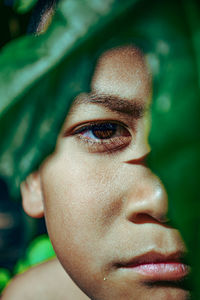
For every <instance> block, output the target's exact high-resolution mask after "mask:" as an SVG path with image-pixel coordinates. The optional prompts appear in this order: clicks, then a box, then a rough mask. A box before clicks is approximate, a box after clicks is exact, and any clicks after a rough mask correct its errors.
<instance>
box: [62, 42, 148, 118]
mask: <svg viewBox="0 0 200 300" xmlns="http://www.w3.org/2000/svg"><path fill="white" fill-rule="evenodd" d="M150 96H151V76H150V73H149V69H148V67H147V64H146V61H145V57H144V55H143V54H142V53H141V51H140V50H139V49H138V48H136V47H133V46H124V47H118V48H113V49H110V50H108V51H105V52H104V53H103V54H102V55H100V56H99V58H98V60H97V63H96V66H95V69H94V73H93V75H92V79H91V93H90V94H80V95H79V96H78V97H77V98H76V99H75V101H74V102H73V105H72V107H71V109H70V112H69V114H68V118H67V119H69V118H70V116H71V115H72V114H74V113H75V112H76V111H78V112H80V110H81V111H83V110H84V109H85V105H90V104H93V105H94V104H97V105H101V106H103V108H104V109H105V108H106V109H110V110H112V111H116V112H118V113H120V112H121V113H125V114H126V115H129V116H134V117H136V118H137V117H139V116H141V115H142V114H143V111H145V110H146V109H148V107H149V105H150V100H151V98H150Z"/></svg>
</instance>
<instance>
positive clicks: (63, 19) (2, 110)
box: [0, 0, 200, 299]
mask: <svg viewBox="0 0 200 300" xmlns="http://www.w3.org/2000/svg"><path fill="white" fill-rule="evenodd" d="M199 8H200V7H199V4H198V2H197V1H195V0H192V1H190V2H189V1H174V2H172V1H167V0H164V1H155V0H150V1H147V0H140V1H134V0H132V1H131V0H129V1H128V0H126V1H114V0H113V1H111V0H110V1H108V0H107V1H106V0H104V1H98V0H96V1H87V0H76V1H74V0H66V1H63V2H61V5H60V8H59V10H58V12H57V14H56V15H55V18H54V21H53V23H52V25H51V26H50V28H49V29H48V31H47V32H46V33H45V34H43V35H41V36H39V37H32V36H27V37H25V38H23V39H20V40H17V41H15V42H12V43H11V44H10V45H8V46H7V47H6V48H4V50H3V51H2V53H1V56H0V70H1V73H0V86H1V88H0V99H1V102H0V137H1V145H0V155H1V162H0V173H1V174H2V175H3V176H4V177H5V178H6V179H7V181H8V182H9V184H10V189H11V192H12V194H13V195H18V187H19V183H20V181H21V180H22V179H24V178H25V176H26V175H27V174H28V173H29V172H30V171H31V170H33V169H34V168H36V167H37V166H38V165H39V164H40V162H41V160H42V159H43V158H44V157H45V156H46V155H48V154H49V153H50V152H51V151H53V149H54V145H55V141H56V137H57V134H58V132H59V129H60V126H61V125H62V123H63V120H64V118H65V116H66V113H67V111H68V109H69V106H70V104H71V102H72V100H73V99H74V97H75V96H76V95H77V94H78V93H80V92H82V91H87V90H89V88H90V86H89V82H90V76H91V74H92V70H93V67H94V62H95V60H96V57H97V55H98V53H99V52H100V51H102V50H103V48H104V47H108V46H109V45H114V44H119V43H127V42H132V43H134V44H136V45H137V46H139V47H141V48H142V49H143V51H144V52H145V53H146V55H147V59H148V61H149V64H150V66H151V68H152V73H153V85H154V87H153V89H154V93H153V106H152V130H151V135H150V141H151V147H152V154H151V157H150V160H149V163H150V164H151V167H152V168H153V170H154V171H155V172H156V174H158V175H159V176H160V177H161V179H162V181H163V182H164V184H165V186H166V188H167V191H168V195H169V206H170V211H169V215H170V218H171V219H172V221H173V224H174V226H176V227H178V228H179V229H180V230H181V233H182V235H183V237H184V239H185V241H186V243H187V245H188V248H189V252H190V254H192V255H190V256H189V259H190V262H191V263H192V265H193V278H192V288H193V291H194V299H198V298H199V295H200V290H199V286H200V284H199V283H200V282H199V281H200V280H199V278H200V271H199V269H200V255H199V252H200V232H199V211H200V204H199V199H200V197H199V190H198V188H197V187H198V182H199V178H200V176H199V159H198V157H199V150H200V143H199V129H200V126H199V125H200V124H199V123H200V118H199V108H200V107H199V106H200V102H199V95H200V91H199V88H200V21H199V20H200V16H199V11H200V10H199Z"/></svg>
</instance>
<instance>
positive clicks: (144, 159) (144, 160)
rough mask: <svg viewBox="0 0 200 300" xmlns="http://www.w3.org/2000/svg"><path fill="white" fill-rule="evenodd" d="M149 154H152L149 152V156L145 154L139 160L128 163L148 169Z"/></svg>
mask: <svg viewBox="0 0 200 300" xmlns="http://www.w3.org/2000/svg"><path fill="white" fill-rule="evenodd" d="M149 153H150V152H148V153H147V154H145V155H143V156H141V157H139V158H136V159H131V160H128V161H127V162H126V163H127V164H133V165H142V166H144V167H146V166H147V158H148V155H149Z"/></svg>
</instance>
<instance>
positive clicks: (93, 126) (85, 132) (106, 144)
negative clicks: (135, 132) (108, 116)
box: [71, 121, 132, 153]
mask: <svg viewBox="0 0 200 300" xmlns="http://www.w3.org/2000/svg"><path fill="white" fill-rule="evenodd" d="M71 135H73V136H76V138H78V139H79V141H81V142H83V143H84V145H86V146H87V147H88V151H89V152H92V153H112V152H116V151H120V150H122V149H124V148H126V147H127V146H128V145H129V144H130V142H131V139H132V136H131V134H130V132H129V130H128V129H127V127H126V126H125V125H124V124H123V123H121V122H114V121H104V122H103V121H99V122H90V123H88V124H83V125H81V126H80V127H78V128H75V130H73V131H72V133H71Z"/></svg>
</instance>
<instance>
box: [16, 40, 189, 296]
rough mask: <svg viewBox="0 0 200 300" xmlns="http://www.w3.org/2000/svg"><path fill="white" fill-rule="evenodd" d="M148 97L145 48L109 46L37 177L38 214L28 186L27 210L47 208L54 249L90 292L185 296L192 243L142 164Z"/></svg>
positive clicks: (146, 148)
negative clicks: (173, 222) (185, 258)
mask: <svg viewBox="0 0 200 300" xmlns="http://www.w3.org/2000/svg"><path fill="white" fill-rule="evenodd" d="M150 98H151V78H150V75H149V72H148V69H147V66H146V64H145V60H144V57H143V55H142V54H141V53H140V52H139V51H138V50H137V49H135V48H134V47H131V46H129V47H122V48H116V49H112V50H109V51H107V52H105V53H104V54H103V55H101V56H100V58H99V60H98V63H97V66H96V68H95V71H94V74H93V77H92V81H91V93H90V94H81V95H79V96H78V97H77V99H75V101H74V103H73V105H72V107H71V110H70V112H69V114H68V116H67V118H66V121H65V124H64V125H63V128H62V130H61V133H60V135H59V138H58V143H57V147H56V151H55V152H54V153H53V155H51V156H50V157H49V158H48V159H47V160H46V161H45V162H44V164H43V165H42V167H41V169H40V173H39V176H35V177H34V180H35V182H34V180H33V182H34V184H33V186H34V187H37V189H38V190H39V192H38V194H39V193H40V195H41V197H42V199H43V204H42V202H41V201H40V202H39V200H36V203H37V205H36V206H37V208H35V207H34V209H35V210H34V209H33V210H34V213H32V212H31V209H32V208H33V206H34V205H33V204H30V202H31V201H29V200H26V199H28V197H26V193H28V192H26V191H25V192H23V188H22V192H23V193H24V195H25V196H24V207H25V209H26V210H27V211H28V212H29V214H32V215H35V216H37V215H38V216H39V215H42V213H43V205H44V214H45V219H46V223H47V228H48V232H49V235H50V238H51V241H52V243H53V246H54V248H55V251H56V254H57V256H58V258H59V260H60V262H61V263H62V265H63V267H64V268H65V270H66V271H67V272H68V274H69V275H70V276H71V277H72V279H73V280H74V281H75V282H76V283H77V284H78V285H79V286H80V288H81V289H82V290H83V291H85V292H86V293H87V295H88V296H89V297H90V298H91V299H101V300H102V299H106V300H108V299H109V300H111V299H115V300H123V299H137V300H140V299H141V300H144V299H154V300H156V299H159V300H160V299H162V300H164V299H171V300H173V299H180V300H181V299H187V297H188V294H187V292H186V291H184V290H183V289H181V288H180V287H179V286H178V284H176V283H177V280H180V279H182V278H183V277H184V276H185V275H186V273H187V271H186V267H185V265H183V264H181V263H180V257H181V256H182V255H183V254H184V252H185V251H186V249H185V246H184V244H183V242H182V239H181V237H180V235H179V232H178V231H177V230H176V229H173V228H171V227H169V226H167V224H166V222H167V218H166V214H167V211H168V199H167V194H166V191H165V188H164V186H163V184H162V183H161V181H160V179H159V178H158V177H156V176H155V175H154V174H153V173H152V171H151V170H150V169H149V168H148V166H147V165H146V164H145V158H146V157H147V155H148V153H149V151H150V147H149V144H148V133H149V106H150V101H151V99H150ZM40 180H41V181H40ZM30 182H31V181H30ZM30 184H32V183H30ZM40 184H41V185H40ZM30 190H31V191H32V188H30ZM37 199H40V198H39V196H38V198H37ZM38 203H39V204H38Z"/></svg>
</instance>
